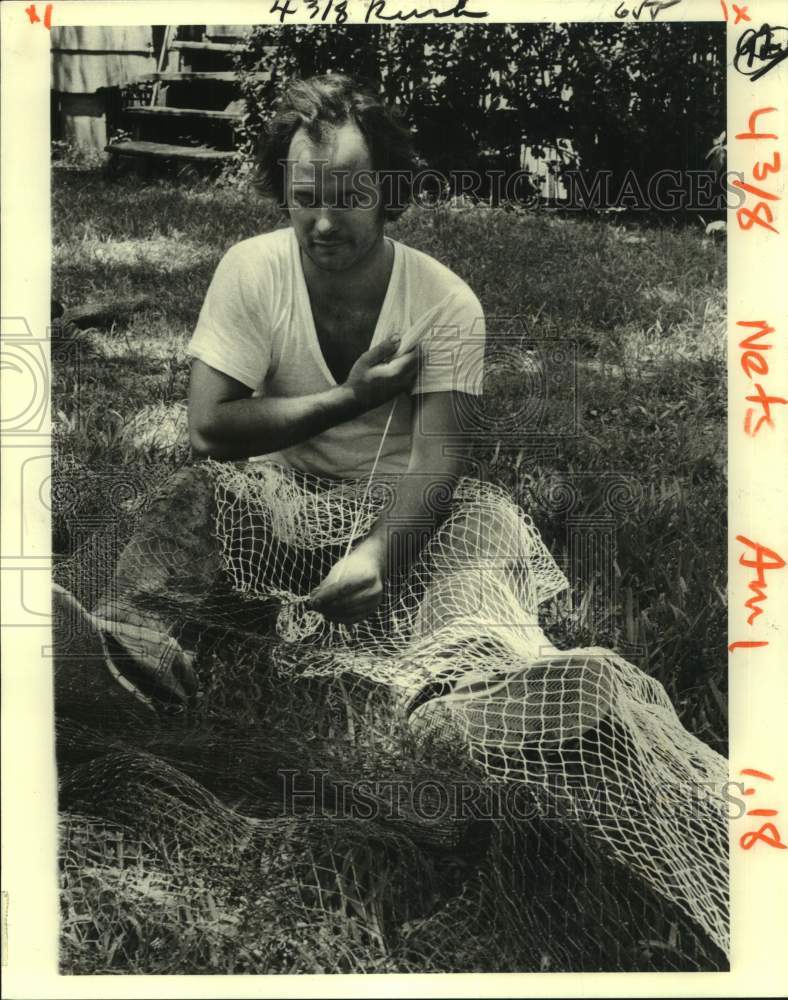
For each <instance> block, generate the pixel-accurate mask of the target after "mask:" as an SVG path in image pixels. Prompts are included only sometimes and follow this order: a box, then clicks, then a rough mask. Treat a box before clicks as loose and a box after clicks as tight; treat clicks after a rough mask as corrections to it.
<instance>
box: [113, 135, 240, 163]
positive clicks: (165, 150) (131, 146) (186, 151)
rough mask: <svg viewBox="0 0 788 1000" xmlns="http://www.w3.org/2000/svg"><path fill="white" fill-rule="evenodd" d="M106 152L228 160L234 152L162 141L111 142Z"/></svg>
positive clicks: (126, 154)
mask: <svg viewBox="0 0 788 1000" xmlns="http://www.w3.org/2000/svg"><path fill="white" fill-rule="evenodd" d="M105 150H106V152H108V153H111V154H113V155H116V156H117V155H119V156H155V157H158V158H159V159H169V160H229V159H232V158H233V157H234V156H235V155H236V154H235V153H234V152H233V150H231V149H209V148H208V147H207V146H171V145H168V144H167V143H164V142H145V141H144V140H142V139H139V140H136V141H125V142H111V143H110V144H109V145H108V146H106V147H105Z"/></svg>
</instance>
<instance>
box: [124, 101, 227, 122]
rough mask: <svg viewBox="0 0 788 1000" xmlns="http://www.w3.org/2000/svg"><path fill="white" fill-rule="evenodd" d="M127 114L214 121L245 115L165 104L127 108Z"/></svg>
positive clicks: (137, 116)
mask: <svg viewBox="0 0 788 1000" xmlns="http://www.w3.org/2000/svg"><path fill="white" fill-rule="evenodd" d="M125 114H127V115H128V116H129V117H130V118H210V119H212V120H214V121H228V122H235V121H240V120H241V118H242V117H243V116H242V115H241V113H240V112H238V111H211V110H209V109H208V108H169V107H165V105H163V104H154V105H153V106H151V107H138V108H137V107H131V108H126V110H125Z"/></svg>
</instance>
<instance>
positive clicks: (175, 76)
mask: <svg viewBox="0 0 788 1000" xmlns="http://www.w3.org/2000/svg"><path fill="white" fill-rule="evenodd" d="M250 75H251V76H252V77H253V78H254V79H257V80H267V79H268V77H269V76H270V74H269V73H252V74H250ZM138 79H139V80H141V81H142V82H144V83H155V82H156V81H161V82H162V83H164V82H174V81H176V80H219V81H221V82H225V83H235V82H236V81H237V80H238V74H237V73H236V72H235V70H231V69H228V70H220V71H217V72H215V73H208V72H205V73H200V72H189V71H186V70H184V71H183V72H181V73H143V74H142V75H141V76H140V77H138Z"/></svg>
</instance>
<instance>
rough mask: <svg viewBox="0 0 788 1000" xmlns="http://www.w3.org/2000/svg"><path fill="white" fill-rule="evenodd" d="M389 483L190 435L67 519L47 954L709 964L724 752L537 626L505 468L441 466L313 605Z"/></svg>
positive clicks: (176, 966) (80, 961) (720, 949)
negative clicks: (174, 451)
mask: <svg viewBox="0 0 788 1000" xmlns="http://www.w3.org/2000/svg"><path fill="white" fill-rule="evenodd" d="M61 479H62V483H61V486H60V487H58V489H59V493H58V490H57V489H56V490H55V494H56V496H60V497H65V498H67V499H68V500H69V503H71V505H72V506H71V507H68V505H67V504H66V503H61V513H60V514H58V512H57V511H56V520H57V517H58V516H64V517H68V516H71V517H72V518H73V517H74V509H73V503H74V498H75V496H78V495H79V490H77V491H76V493H75V489H74V479H75V477H74V474H73V470H65V471H62V472H61ZM69 484H70V485H69ZM111 488H114V487H111ZM392 488H393V487H391V486H386V485H385V484H384V485H383V486H382V487H378V488H376V489H374V490H372V491H368V490H367V489H366V484H365V483H358V482H352V483H351V482H339V483H338V482H328V481H321V480H317V479H314V478H311V477H308V476H304V475H302V474H297V473H294V472H292V471H289V470H283V469H281V468H279V467H276V466H273V465H271V464H268V463H250V464H248V465H245V466H237V465H220V464H217V463H213V462H208V463H203V464H201V465H197V466H194V467H190V468H185V469H182V470H181V471H180V472H178V473H176V474H175V475H174V476H170V477H168V478H167V479H166V480H164V481H161V477H160V476H159V475H157V474H156V473H155V472H154V471H152V470H147V472H145V473H142V474H141V482H140V483H139V489H137V487H136V486H135V487H134V488H133V489H130V488H128V486H127V488H126V489H125V490H122V491H121V494H122V495H121V500H120V501H117V498H116V500H115V501H114V502H113V503H110V504H108V505H107V506H106V508H105V510H104V512H103V516H102V517H99V518H98V519H97V520H96V519H94V520H93V521H90V520H89V519H88V521H89V525H90V526H92V530H91V531H85V532H84V535H85V537H84V539H83V540H82V542H81V545H80V547H79V548H77V549H75V550H74V551H72V552H70V553H69V554H68V558H65V559H63V560H61V562H60V564H59V566H58V567H57V570H56V581H57V585H58V586H56V592H55V600H54V611H55V615H54V619H55V649H56V654H57V656H56V671H55V681H56V707H57V716H58V745H57V751H58V768H59V780H60V796H61V828H62V850H61V877H62V907H63V911H62V912H63V915H62V930H61V943H62V956H61V960H62V966H63V970H64V971H70V972H130V971H132V972H133V971H136V972H151V973H152V972H181V973H189V972H216V973H220V972H221V973H232V972H241V973H243V972H248V973H264V972H323V971H326V972H332V971H333V972H360V971H369V972H376V971H377V972H387V971H449V972H451V971H474V970H476V971H532V970H533V971H538V970H554V971H563V970H575V971H580V970H620V971H628V970H694V969H723V968H726V967H727V958H726V949H727V929H728V918H727V829H726V821H725V814H724V809H723V805H724V800H723V798H722V789H723V786H724V784H725V782H726V780H727V767H726V762H725V761H724V760H723V758H721V757H720V756H719V755H718V754H716V753H714V752H713V751H712V750H710V749H709V748H708V747H707V746H705V745H704V744H703V743H701V742H700V741H698V740H697V739H695V738H694V737H693V736H691V735H690V734H689V733H687V732H686V730H685V729H684V728H683V727H682V726H681V724H680V722H679V720H678V718H677V716H676V714H675V712H674V711H673V708H672V706H671V705H670V702H669V700H668V699H667V697H666V695H665V692H664V690H663V689H662V688H661V686H660V685H659V684H658V683H656V682H655V681H654V680H653V679H651V678H649V677H647V676H645V675H644V674H643V673H642V672H641V671H639V670H637V668H635V667H634V666H632V665H631V664H629V663H627V662H626V661H624V660H623V659H621V658H620V657H618V656H616V655H615V654H613V653H611V652H609V651H606V650H601V649H584V650H571V651H568V652H565V651H564V652H562V651H559V650H557V649H556V648H555V647H554V646H553V645H552V644H551V643H550V642H549V640H548V639H547V638H546V636H545V635H544V633H543V632H542V631H541V629H540V628H539V625H538V619H537V611H538V605H539V604H540V603H541V602H542V601H544V600H546V599H547V598H548V597H550V596H552V595H553V594H555V593H556V592H557V591H558V590H560V589H561V588H562V587H563V586H564V585H565V581H564V579H563V576H562V575H561V573H560V571H559V570H558V567H557V566H556V565H555V563H554V561H553V560H552V557H551V556H550V554H549V552H548V551H547V550H546V548H545V547H544V545H543V544H542V542H541V540H540V538H539V535H538V533H537V532H536V530H535V529H534V527H533V525H532V524H531V522H530V520H529V519H528V518H527V517H526V516H525V515H524V514H523V513H522V512H521V511H520V510H519V509H518V508H517V507H515V506H514V505H513V504H512V503H511V502H510V501H509V499H508V498H507V497H506V496H505V494H504V493H503V492H502V491H500V490H498V489H497V488H495V487H492V486H490V485H488V484H480V483H476V482H473V481H470V480H464V481H463V482H462V483H461V485H460V487H459V489H458V490H457V492H456V495H455V497H454V499H453V500H452V502H451V503H450V504H449V503H447V502H446V500H445V498H441V497H436V498H435V503H436V505H439V506H440V505H441V504H443V505H444V506H442V507H440V515H441V518H442V520H441V524H440V527H439V529H438V530H437V531H435V532H434V533H433V534H432V536H431V537H430V539H429V540H428V541H427V543H426V544H425V545H424V546H423V547H422V548H421V551H420V554H419V556H418V557H417V558H416V559H415V560H413V561H411V562H410V563H409V564H408V566H407V569H406V570H404V571H403V572H402V573H399V574H394V576H393V578H392V579H391V580H390V582H389V584H388V585H387V590H386V594H385V597H384V601H383V603H382V605H381V609H380V611H379V612H378V613H377V614H376V615H375V616H374V617H373V618H372V619H369V620H368V621H366V622H364V623H362V624H361V625H360V626H354V627H350V628H347V627H344V626H334V625H331V624H330V623H328V622H326V621H325V620H324V619H323V618H322V616H321V615H319V613H317V612H315V611H311V610H309V609H308V607H307V602H306V596H307V595H308V593H309V591H310V589H311V588H312V587H313V586H314V585H315V584H316V583H317V582H319V580H320V579H322V577H323V576H324V575H325V573H326V572H327V570H328V569H329V568H330V566H331V565H333V564H334V563H335V562H336V560H337V559H339V558H341V557H342V555H343V554H344V552H345V550H346V548H347V544H348V541H349V540H350V539H351V538H352V537H362V536H363V534H364V532H365V530H367V528H368V527H369V525H370V524H371V523H372V521H373V520H374V518H375V517H376V516H377V515H378V514H379V513H380V511H381V510H383V509H384V507H385V505H386V504H387V503H388V502H390V499H391V489H392Z"/></svg>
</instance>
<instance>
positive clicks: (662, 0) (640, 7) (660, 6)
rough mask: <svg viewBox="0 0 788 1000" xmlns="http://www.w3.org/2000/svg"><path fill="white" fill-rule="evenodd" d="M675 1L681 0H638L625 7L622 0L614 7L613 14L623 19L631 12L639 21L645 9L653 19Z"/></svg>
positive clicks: (673, 4)
mask: <svg viewBox="0 0 788 1000" xmlns="http://www.w3.org/2000/svg"><path fill="white" fill-rule="evenodd" d="M677 3H681V0H640V3H635V4H633V5H632V6H631V7H627V5H626V4H625V3H624V2H623V0H622V2H621V3H620V4H619V5H618V7H616V10H615V16H616V17H617V18H618V19H619V20H623V18H625V17H629V15H630V14H631V15H632V17H633V18H634V19H635V20H636V21H639V20H640V15H641V14H642V13H643V11H644V10H647V11H648V12H649V13H650V14H651V20H652V21H655V20H656V19H657V15H658V14H659V13H660V11H663V10H667V9H668V7H675V6H676V4H677Z"/></svg>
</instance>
